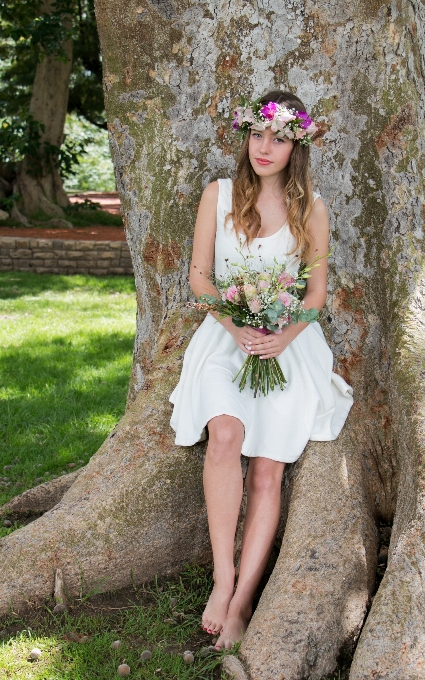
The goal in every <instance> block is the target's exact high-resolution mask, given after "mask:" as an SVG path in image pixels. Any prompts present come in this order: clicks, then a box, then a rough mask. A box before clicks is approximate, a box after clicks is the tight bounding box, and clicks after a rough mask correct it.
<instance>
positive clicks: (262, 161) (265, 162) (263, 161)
mask: <svg viewBox="0 0 425 680" xmlns="http://www.w3.org/2000/svg"><path fill="white" fill-rule="evenodd" d="M255 160H256V161H257V163H258V164H259V165H270V163H271V161H268V160H267V158H256V159H255Z"/></svg>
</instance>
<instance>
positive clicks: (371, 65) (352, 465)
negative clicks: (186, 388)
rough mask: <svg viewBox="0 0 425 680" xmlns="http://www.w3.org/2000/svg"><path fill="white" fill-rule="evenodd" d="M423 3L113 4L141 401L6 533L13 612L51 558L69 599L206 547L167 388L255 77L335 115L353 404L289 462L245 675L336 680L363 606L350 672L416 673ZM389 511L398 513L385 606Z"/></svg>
mask: <svg viewBox="0 0 425 680" xmlns="http://www.w3.org/2000/svg"><path fill="white" fill-rule="evenodd" d="M422 13H423V7H422V5H421V4H420V3H419V2H416V0H412V1H411V2H407V0H406V1H404V0H399V1H396V2H393V3H392V4H390V5H389V4H384V3H380V2H369V3H366V2H364V0H355V2H354V3H351V4H349V5H347V4H346V3H337V4H336V3H331V2H326V1H325V0H319V1H318V2H315V3H312V2H309V1H306V2H304V3H303V2H298V1H297V2H295V1H294V2H289V3H280V2H274V1H272V0H270V1H267V2H264V3H261V4H260V3H254V2H242V0H240V1H239V0H236V1H235V2H234V3H217V2H212V0H203V1H202V2H195V1H194V0H182V2H180V3H178V4H177V3H174V2H172V0H141V2H137V3H136V2H134V1H133V0H130V1H129V2H123V0H120V1H119V2H117V0H97V19H98V26H99V32H100V39H101V46H102V55H103V65H104V86H105V98H106V108H107V116H108V121H109V131H110V140H111V148H112V152H113V157H114V163H115V168H116V176H117V183H118V188H119V191H120V194H121V199H122V205H123V215H124V221H125V225H126V230H127V238H128V241H129V244H130V248H131V252H132V257H133V263H134V270H135V276H136V285H137V298H138V323H137V335H136V341H135V347H134V362H133V371H132V378H131V384H130V390H129V409H128V412H127V414H126V416H125V417H124V419H123V421H122V422H121V423H120V424H119V426H118V427H117V428H116V431H115V432H114V433H113V434H112V435H111V436H110V438H109V439H108V440H107V441H106V442H105V444H104V445H103V447H102V448H101V449H100V451H99V452H98V453H97V454H96V456H94V458H93V459H92V460H91V462H90V464H89V465H88V466H87V468H86V469H85V470H84V471H83V472H82V473H81V474H80V475H79V476H78V479H77V480H76V481H75V482H74V484H73V485H72V486H71V488H70V489H69V491H67V493H66V494H65V495H64V497H63V499H62V500H61V501H60V502H59V503H58V504H57V505H56V506H55V508H53V509H52V510H51V511H50V512H47V513H46V514H45V515H44V516H43V517H42V518H40V519H39V520H38V521H37V522H34V523H33V524H31V525H29V526H28V527H26V528H25V529H22V530H19V531H18V532H15V533H14V534H11V535H10V536H9V537H8V538H7V539H5V540H4V541H3V543H2V547H1V550H2V551H3V554H5V555H8V560H7V563H6V569H4V570H3V574H2V579H3V586H2V589H1V591H0V592H1V599H0V602H2V607H3V610H5V609H6V608H7V606H8V605H9V602H10V601H13V602H14V603H15V606H19V604H22V603H23V602H24V599H25V598H24V596H23V595H22V593H24V594H25V593H26V594H27V596H28V597H30V596H31V597H35V596H39V597H43V596H45V595H46V594H48V593H49V592H50V591H52V590H53V580H54V568H56V567H61V568H62V570H63V574H64V578H65V583H66V585H67V588H68V589H69V591H70V593H71V594H72V593H75V592H78V589H79V587H80V585H81V584H80V579H81V573H83V574H84V588H85V589H86V590H89V589H90V588H92V587H93V586H94V585H96V584H99V583H101V585H102V587H104V588H106V587H111V586H112V587H119V586H123V585H126V584H127V583H128V582H129V581H130V579H131V578H133V580H136V581H138V582H140V581H144V580H147V579H148V578H151V577H152V576H153V574H154V573H162V574H163V573H167V572H168V571H172V570H176V569H177V568H179V566H181V564H182V563H183V562H184V561H186V560H188V559H190V558H192V557H195V556H196V557H197V558H198V559H199V560H205V559H207V558H209V548H208V536H207V527H206V520H205V509H204V505H203V500H202V489H201V468H202V466H201V461H200V454H201V453H202V450H203V447H202V445H197V446H195V447H192V448H177V447H175V446H174V445H173V435H172V432H171V431H170V428H169V425H168V421H169V416H170V407H169V405H168V403H167V396H168V395H169V393H170V392H171V389H172V387H173V385H174V384H175V383H176V381H177V379H178V374H179V370H180V367H181V358H182V354H183V351H184V348H185V346H186V344H187V341H188V339H189V337H190V335H191V333H192V332H193V330H194V328H195V327H196V324H197V323H198V321H199V320H198V319H195V318H194V317H191V316H190V313H188V312H187V310H185V307H184V304H185V302H186V300H187V299H188V296H189V289H188V284H187V278H186V277H187V273H188V263H189V257H190V246H191V236H192V231H193V223H194V219H195V213H196V206H197V203H198V201H199V197H200V194H201V191H202V188H203V186H205V184H206V183H208V182H209V181H211V180H213V179H215V178H216V177H220V176H230V175H231V174H232V172H233V170H234V153H235V152H236V150H237V146H238V144H237V142H236V141H235V139H234V138H233V137H232V134H231V132H230V120H231V111H232V108H233V106H234V105H235V103H236V102H237V99H238V96H239V94H245V95H248V96H249V95H251V94H252V95H254V96H256V95H259V94H261V93H263V92H264V91H265V90H266V89H268V88H271V87H275V86H283V87H289V88H290V89H293V90H294V91H295V92H296V93H297V94H298V95H299V96H301V98H302V99H303V100H304V101H305V103H306V105H307V107H308V109H309V111H311V113H312V114H313V117H314V119H315V120H317V121H319V123H320V128H321V135H320V137H319V139H317V141H316V143H315V145H314V147H313V170H314V177H315V183H316V186H317V188H318V189H319V190H320V191H321V194H322V196H323V198H324V200H325V202H326V203H327V205H328V206H329V211H330V217H331V227H332V238H333V240H334V241H336V240H337V241H338V247H337V250H336V253H335V256H334V258H333V261H332V263H331V275H330V287H329V297H328V303H327V308H326V311H325V312H324V314H323V315H322V326H323V328H324V330H325V333H326V334H327V336H328V339H329V342H330V344H331V347H332V349H333V351H334V354H335V360H336V367H335V370H336V371H337V372H339V373H341V374H342V375H343V376H344V377H345V378H346V379H347V381H348V382H349V383H350V384H351V385H353V387H354V394H355V405H354V407H353V409H352V412H351V414H350V417H349V419H348V421H347V424H346V426H345V428H344V431H343V434H342V435H341V436H340V438H339V439H338V440H337V441H336V442H323V443H314V444H311V445H309V446H308V447H307V449H306V451H305V452H304V454H303V456H302V457H301V459H300V460H299V462H298V463H297V464H296V465H295V466H292V469H288V472H287V475H286V477H285V482H284V487H283V491H284V493H283V512H282V518H283V519H282V526H283V525H285V523H286V528H285V536H284V541H283V546H282V550H281V554H280V557H279V559H278V561H277V564H276V566H275V569H274V571H273V574H272V576H271V578H270V580H269V583H268V585H267V587H266V589H265V590H264V593H263V595H262V598H261V600H260V603H259V605H258V608H257V611H256V613H255V615H254V617H253V620H252V622H251V624H250V626H249V628H248V631H247V634H246V637H245V639H244V642H243V644H242V647H241V654H240V657H241V660H242V663H243V666H244V668H245V671H241V672H242V673H246V676H247V677H249V678H251V680H269V679H270V680H271V679H273V680H275V679H276V678H281V679H282V678H285V679H286V680H289V679H294V680H295V679H301V678H311V679H316V678H317V679H319V678H321V677H323V676H324V675H325V674H329V673H330V672H332V670H333V669H334V668H335V666H336V664H337V658H338V655H339V654H340V652H341V651H342V650H343V649H346V650H348V651H350V650H352V649H353V647H354V645H355V643H356V642H357V640H358V638H359V634H360V631H361V629H362V626H363V623H364V621H365V618H366V616H367V619H366V625H365V627H364V629H363V632H362V633H361V635H360V639H359V641H358V645H357V650H356V652H355V656H354V661H353V666H352V670H351V676H350V677H351V678H352V679H353V680H358V679H360V678H369V677H370V678H376V677H386V678H402V677H403V678H404V677H420V676H421V674H422V673H423V669H422V670H421V668H422V667H421V664H422V663H423V661H422V660H423V658H424V652H425V649H424V648H425V641H424V638H423V636H421V635H419V634H417V631H418V630H421V629H422V623H423V621H422V617H423V611H424V607H423V603H424V586H423V580H422V579H421V573H422V571H421V569H422V563H423V560H424V557H425V555H424V545H425V543H424V528H423V521H422V518H423V514H424V503H425V501H424V494H423V488H424V482H425V477H424V469H425V467H424V462H425V461H424V455H425V452H424V450H423V441H422V432H423V394H422V380H421V375H422V374H423V353H424V350H423V340H422V335H421V334H422V333H423V331H422V328H423V327H424V326H423V322H424V321H425V319H423V318H422V317H423V315H424V312H423V310H424V309H425V301H424V300H423V296H424V291H425V288H423V287H422V284H421V275H422V268H423V255H422V249H423V232H422V218H423V173H424V148H423V144H424V142H423V139H424V138H425V137H424V120H423V111H424V110H425V109H424V103H425V96H424V84H423V74H424V73H425V67H424V54H425V47H424V43H425V41H424V29H423V26H424V22H423V20H422V19H423V17H422ZM380 520H385V521H387V522H391V521H393V520H394V530H393V534H392V540H391V546H390V555H389V565H388V570H387V573H386V576H385V578H384V580H383V582H382V585H381V587H380V589H379V591H378V594H377V596H376V597H375V599H374V600H373V605H372V608H371V610H370V611H369V613H368V610H369V607H370V603H371V596H372V593H373V589H374V574H375V569H376V559H377V555H376V553H377V550H376V548H377V529H376V526H377V523H378V522H379V521H380ZM8 565H10V567H9V566H8ZM21 565H22V566H21ZM9 568H10V570H13V571H10V572H9ZM12 574H13V577H12ZM35 574H36V576H35ZM31 576H32V578H31ZM401 582H402V583H403V587H400V583H401ZM415 631H416V632H415Z"/></svg>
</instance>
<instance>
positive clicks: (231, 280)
mask: <svg viewBox="0 0 425 680" xmlns="http://www.w3.org/2000/svg"><path fill="white" fill-rule="evenodd" d="M239 252H240V251H239ZM241 254H242V257H243V264H241V265H238V264H232V268H233V269H232V270H231V271H230V270H229V275H228V276H227V277H226V278H224V279H220V280H217V281H216V286H217V288H218V291H219V293H220V298H217V297H214V296H212V295H201V296H200V298H199V304H196V305H195V306H196V307H197V308H198V309H208V310H209V311H210V310H211V311H216V312H218V313H219V315H220V317H221V318H224V317H227V316H231V317H232V321H233V323H234V324H235V326H239V327H242V326H251V327H252V328H256V329H257V330H259V331H260V332H261V333H263V334H264V335H268V334H269V333H281V332H282V328H284V327H285V326H287V325H288V324H290V323H294V324H295V323H297V322H298V321H307V322H312V321H316V319H317V318H318V315H319V312H318V311H317V309H314V308H313V309H304V308H303V306H302V301H301V291H303V289H304V288H305V286H306V279H308V278H309V277H310V276H311V275H310V273H309V272H310V271H311V269H312V268H313V267H315V266H318V265H317V261H318V260H319V259H321V258H316V259H315V260H314V262H313V263H312V264H310V265H309V266H305V267H303V268H301V269H300V270H299V271H298V274H297V276H296V277H294V276H292V274H290V273H288V272H287V271H285V267H284V266H283V265H282V264H279V263H277V262H275V263H274V265H273V267H266V268H265V269H263V271H255V270H254V269H252V268H251V267H250V266H249V262H248V260H249V259H250V258H252V257H254V256H253V255H249V256H245V255H243V253H241ZM250 374H251V384H250V386H251V389H252V390H253V391H254V397H256V396H257V394H263V395H266V394H268V392H269V390H274V388H275V387H276V386H278V387H280V389H281V390H283V389H285V385H286V382H287V381H286V378H285V376H284V375H283V373H282V369H281V367H280V365H279V362H278V361H277V359H276V358H272V359H260V357H259V356H258V355H249V356H248V357H247V358H246V360H245V362H244V364H243V366H242V367H241V369H240V371H239V372H238V374H237V375H236V376H235V377H234V379H233V381H235V380H237V378H238V377H239V376H241V378H240V382H239V391H240V392H242V390H243V389H244V388H245V385H246V383H247V380H248V377H249V375H250Z"/></svg>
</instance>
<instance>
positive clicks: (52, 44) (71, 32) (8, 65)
mask: <svg viewBox="0 0 425 680" xmlns="http://www.w3.org/2000/svg"><path fill="white" fill-rule="evenodd" d="M41 9H42V2H41V0H26V1H24V2H22V1H21V0H12V1H11V2H6V1H5V0H0V153H1V158H2V161H3V163H5V164H7V165H8V166H13V172H14V173H16V169H17V168H16V164H17V163H18V162H19V161H21V160H22V159H23V158H24V157H25V158H27V159H30V165H31V166H32V167H31V168H30V172H31V173H32V174H35V175H43V174H45V173H46V172H49V171H50V167H52V166H53V165H55V166H57V165H59V166H60V168H61V174H62V175H63V176H64V177H68V176H69V175H70V173H71V172H72V168H75V167H76V165H77V164H78V162H79V161H80V160H81V153H82V150H83V148H84V144H85V143H89V142H90V141H97V140H95V139H93V140H91V138H90V139H89V140H88V139H82V138H81V136H80V139H79V141H78V143H76V142H75V141H72V139H70V138H68V139H66V140H65V142H64V144H63V146H62V148H61V149H60V150H59V149H58V148H56V147H54V146H52V145H49V144H43V145H41V144H40V137H41V133H42V132H43V131H44V128H43V126H42V125H41V124H40V123H38V122H37V121H35V120H34V119H33V118H32V116H31V115H30V114H29V105H30V99H31V90H32V85H33V82H34V78H35V70H36V66H37V63H38V62H39V61H40V60H41V59H43V58H44V56H45V55H56V57H57V58H58V59H66V55H65V52H64V49H63V42H64V41H65V40H67V39H68V38H71V37H72V38H73V67H72V73H71V81H70V93H69V103H68V110H69V111H70V112H72V111H75V112H76V113H77V114H78V115H79V116H80V117H85V118H86V119H87V120H88V121H90V122H91V123H92V124H93V125H94V126H95V129H97V128H98V127H101V128H102V129H105V128H106V121H105V115H104V102H103V89H102V67H101V61H100V47H99V39H98V35H97V28H96V20H95V13H94V5H93V0H78V2H77V1H76V0H57V1H56V2H55V3H54V5H53V11H52V12H51V13H49V14H44V13H42V12H41ZM92 137H93V135H92ZM101 146H102V149H101V154H100V156H101V157H102V158H101V163H100V167H101V175H103V176H104V177H102V179H101V180H100V181H101V184H102V185H105V184H106V185H107V186H108V187H109V186H110V185H111V182H110V181H109V180H110V177H111V169H110V167H111V166H110V162H109V165H108V164H107V163H105V162H104V160H103V157H104V149H105V145H104V144H103V145H101ZM107 165H108V167H106V166H107ZM91 178H92V179H95V177H94V175H93V172H92V173H91ZM94 188H96V189H98V188H100V189H102V186H101V187H98V186H97V185H96V186H95V187H94Z"/></svg>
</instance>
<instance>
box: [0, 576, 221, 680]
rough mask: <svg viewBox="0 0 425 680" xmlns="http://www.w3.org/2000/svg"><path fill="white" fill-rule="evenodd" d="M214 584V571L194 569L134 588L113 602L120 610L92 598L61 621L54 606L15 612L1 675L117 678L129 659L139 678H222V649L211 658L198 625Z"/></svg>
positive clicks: (38, 679) (1, 648)
mask: <svg viewBox="0 0 425 680" xmlns="http://www.w3.org/2000/svg"><path fill="white" fill-rule="evenodd" d="M210 588H211V578H210V574H209V573H207V572H205V571H204V570H203V569H202V568H200V567H196V566H194V567H189V568H187V569H186V570H185V571H184V572H183V573H182V574H181V576H180V577H179V578H178V579H177V580H175V581H171V582H166V583H163V584H161V585H159V584H157V583H156V584H154V585H153V586H152V587H151V588H148V589H147V591H142V592H141V591H140V590H137V589H134V590H133V591H131V592H129V593H128V594H127V596H126V597H127V599H126V601H125V602H123V601H122V599H123V598H122V597H121V602H120V606H118V607H117V606H116V605H117V604H118V603H116V602H114V601H113V602H112V604H113V605H115V607H114V606H112V607H109V606H108V601H105V600H102V601H96V600H94V602H93V604H91V603H90V602H89V603H86V606H85V607H84V611H82V607H81V606H80V607H77V606H76V605H77V604H78V603H74V609H73V611H72V612H71V613H67V614H65V615H64V616H63V617H59V618H57V617H54V616H53V615H52V614H50V612H49V610H48V608H46V610H45V612H44V614H42V615H40V613H37V614H32V615H28V616H27V617H24V618H22V617H19V616H17V615H13V614H12V615H10V616H9V617H8V618H7V620H5V621H4V625H5V628H4V630H3V633H2V635H3V642H2V643H0V678H8V679H9V678H13V679H15V678H22V679H24V678H25V679H26V678H31V680H68V679H69V680H110V678H113V677H118V675H117V668H118V666H119V664H121V663H123V662H124V661H125V662H126V663H127V664H128V665H129V666H130V668H131V676H130V677H131V678H137V679H139V680H153V679H154V678H163V679H167V680H212V679H213V678H219V677H220V671H219V669H218V666H219V663H220V660H221V658H222V654H221V655H216V654H213V655H210V656H206V657H205V656H203V655H202V652H201V649H202V648H203V647H204V648H205V647H206V646H207V645H208V644H210V639H209V638H208V636H207V635H206V634H205V633H203V632H202V630H201V629H200V626H199V622H200V615H201V612H202V609H203V607H204V604H205V601H206V599H207V597H208V593H209V590H210ZM0 627H1V626H0ZM13 630H14V632H12V631H13ZM79 640H80V641H79ZM114 640H120V641H121V647H120V648H119V649H118V650H116V651H114V650H113V649H111V643H112V642H113V641H114ZM34 647H37V648H39V649H40V650H41V652H42V653H41V656H40V658H39V660H37V661H31V660H30V652H31V650H32V649H33V648H34ZM144 650H149V651H151V652H152V658H151V659H150V660H148V661H143V660H141V659H140V655H141V652H142V651H144ZM185 650H189V651H192V653H193V654H194V658H195V661H194V663H193V664H190V665H186V664H185V662H184V660H183V652H184V651H185Z"/></svg>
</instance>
